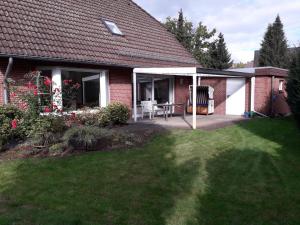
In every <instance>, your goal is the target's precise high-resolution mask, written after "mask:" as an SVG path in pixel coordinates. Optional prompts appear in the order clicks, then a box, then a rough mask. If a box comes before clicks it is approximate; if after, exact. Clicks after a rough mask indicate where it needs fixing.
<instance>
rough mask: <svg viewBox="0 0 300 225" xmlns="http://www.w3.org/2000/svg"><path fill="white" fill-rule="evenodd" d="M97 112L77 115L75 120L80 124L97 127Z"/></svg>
mask: <svg viewBox="0 0 300 225" xmlns="http://www.w3.org/2000/svg"><path fill="white" fill-rule="evenodd" d="M99 113H100V111H99V112H90V111H87V112H84V113H81V114H78V115H77V118H78V120H79V122H80V123H81V124H84V125H89V126H98V125H99V124H100V123H99Z"/></svg>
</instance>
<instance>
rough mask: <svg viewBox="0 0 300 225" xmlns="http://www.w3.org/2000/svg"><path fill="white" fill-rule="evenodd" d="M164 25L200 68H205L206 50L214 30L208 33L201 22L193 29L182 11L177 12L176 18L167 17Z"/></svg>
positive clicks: (206, 61)
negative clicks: (196, 61)
mask: <svg viewBox="0 0 300 225" xmlns="http://www.w3.org/2000/svg"><path fill="white" fill-rule="evenodd" d="M164 25H165V27H166V28H167V30H168V31H170V32H171V33H172V34H174V35H175V36H176V38H177V40H178V41H179V42H180V43H181V44H182V45H183V46H184V47H185V48H186V49H187V50H188V51H190V52H191V53H192V54H193V56H194V57H195V58H196V59H197V60H198V62H199V63H200V64H201V65H202V66H207V63H208V49H209V48H210V45H211V43H212V41H211V39H212V37H213V36H214V35H215V33H216V30H215V29H213V30H211V31H209V30H208V28H207V27H206V26H205V25H203V24H202V23H201V22H200V23H199V24H198V27H197V28H196V29H193V23H192V22H190V21H188V20H187V19H186V18H184V16H183V12H182V10H180V11H179V14H178V18H171V17H167V18H166V22H165V23H164Z"/></svg>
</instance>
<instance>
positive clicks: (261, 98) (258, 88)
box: [254, 75, 271, 114]
mask: <svg viewBox="0 0 300 225" xmlns="http://www.w3.org/2000/svg"><path fill="white" fill-rule="evenodd" d="M270 103H271V77H269V76H262V75H261V76H257V77H256V78H255V104H254V109H255V111H258V112H260V113H264V114H269V113H270V110H271V108H270Z"/></svg>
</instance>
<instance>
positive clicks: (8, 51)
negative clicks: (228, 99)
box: [0, 0, 198, 67]
mask: <svg viewBox="0 0 300 225" xmlns="http://www.w3.org/2000/svg"><path fill="white" fill-rule="evenodd" d="M102 19H105V20H109V21H112V22H114V23H116V24H117V26H118V27H119V29H120V30H121V31H122V33H123V34H124V36H120V35H113V34H112V33H111V32H110V31H109V30H108V29H107V27H106V26H105V24H104V23H103V22H102ZM0 55H2V56H15V57H22V58H31V59H47V60H55V61H68V62H86V63H93V64H104V65H121V66H129V67H144V66H148V67H151V66H162V67H163V66H187V65H189V66H192V65H198V64H197V61H196V60H195V59H194V58H193V57H192V55H191V54H190V53H189V52H188V51H187V50H186V49H185V48H184V47H183V46H182V45H181V44H180V43H179V42H178V41H177V39H176V38H175V37H174V36H173V35H172V34H171V33H170V32H168V31H167V30H166V29H165V27H163V25H162V24H161V23H160V22H158V21H157V20H155V19H154V18H153V17H152V16H151V15H150V14H148V13H147V12H146V11H144V10H143V9H142V8H141V7H139V6H138V5H137V4H136V3H134V2H133V1H131V0H76V3H74V0H39V1H34V0H22V1H19V0H4V1H2V2H1V6H0Z"/></svg>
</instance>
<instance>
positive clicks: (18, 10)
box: [0, 0, 287, 128]
mask: <svg viewBox="0 0 300 225" xmlns="http://www.w3.org/2000/svg"><path fill="white" fill-rule="evenodd" d="M0 14H1V17H0V25H1V32H0V105H3V104H6V103H8V102H9V101H15V99H17V98H18V96H16V97H13V96H11V95H10V90H9V87H8V84H7V80H8V79H9V78H11V79H13V80H15V81H17V82H16V84H15V85H17V86H18V88H25V84H26V82H27V80H26V79H24V74H27V73H28V72H30V71H34V70H39V71H42V75H43V76H47V77H50V78H51V80H52V89H57V88H58V89H61V88H62V82H63V80H68V79H72V80H74V81H76V82H78V83H80V84H81V88H80V96H79V97H78V99H77V101H76V104H77V107H82V106H100V107H105V106H107V104H109V103H110V102H122V103H124V104H126V105H127V106H128V107H129V108H132V109H133V117H134V119H135V120H137V117H138V110H137V108H138V105H139V103H140V102H141V101H143V100H156V101H157V102H158V103H165V102H173V103H187V100H188V99H189V95H190V94H191V95H192V99H193V100H194V101H193V102H192V108H193V110H192V111H193V127H194V128H196V106H197V104H196V94H197V93H196V88H194V89H193V90H192V93H191V92H190V90H191V89H190V85H193V87H196V86H197V85H209V86H212V87H213V88H214V112H215V113H217V114H238V115H241V114H243V113H244V112H245V111H246V112H248V111H250V110H251V109H256V110H260V108H261V107H263V106H262V105H263V104H268V103H267V102H268V101H269V100H270V98H268V99H267V97H266V96H268V95H269V94H270V90H269V89H268V90H265V92H264V93H263V94H262V93H261V92H263V90H262V89H260V88H259V87H260V86H259V85H260V84H258V83H256V82H255V83H254V79H253V77H255V76H259V78H258V79H256V81H257V80H259V79H261V77H268V78H269V77H273V75H274V76H277V77H278V79H277V80H278V82H279V84H280V85H282V83H281V79H282V80H284V78H285V77H286V74H287V71H283V70H281V69H277V68H266V69H265V70H264V69H262V70H260V69H257V70H256V69H255V71H254V70H253V71H250V72H249V71H218V70H210V69H204V68H201V66H200V65H199V64H198V63H197V61H196V60H195V59H194V58H193V57H192V55H191V54H190V53H189V52H188V51H187V50H186V49H185V48H184V47H183V46H182V45H181V44H180V43H179V42H178V41H177V40H176V38H175V37H174V36H173V35H172V34H171V33H169V32H168V31H167V30H166V29H165V28H164V27H163V26H162V24H161V23H160V22H158V21H157V20H156V19H155V18H153V17H152V16H151V15H150V14H148V13H147V12H146V11H144V10H143V9H142V8H141V7H139V6H138V5H137V4H136V3H134V2H133V1H131V0H93V1H91V0H88V1H87V0H78V1H76V4H74V1H73V0H54V1H53V0H51V1H50V0H40V1H30V0H24V1H15V0H5V1H3V2H2V3H1V6H0ZM264 73H266V74H264ZM266 79H267V78H266ZM277 80H276V82H277ZM268 82H269V81H266V85H269V83H268ZM267 83H268V84H267ZM279 84H275V81H274V80H273V85H274V87H275V85H277V86H278V85H279ZM254 86H255V88H254ZM269 86H270V85H269ZM269 86H268V87H269ZM256 95H264V96H265V97H264V98H263V100H259V103H257V102H256V103H254V97H253V96H256ZM59 99H62V96H58V97H56V98H54V99H53V101H54V102H55V103H56V105H57V106H58V107H59V108H60V109H62V108H63V107H64V104H63V102H64V101H63V100H64V99H62V101H60V100H59ZM256 99H261V98H260V97H256ZM254 104H258V105H257V106H256V105H254ZM268 111H269V109H268V107H267V106H266V107H265V108H264V110H263V111H262V112H263V113H268Z"/></svg>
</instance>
